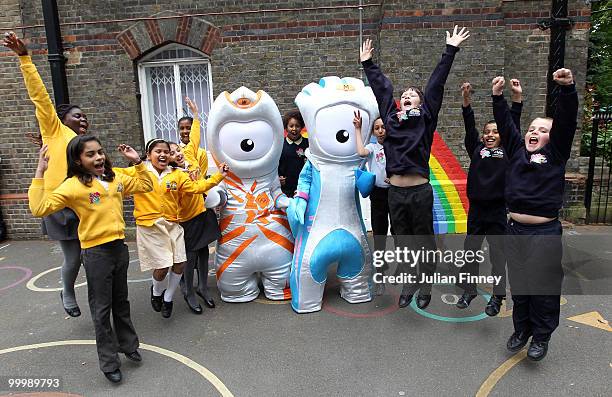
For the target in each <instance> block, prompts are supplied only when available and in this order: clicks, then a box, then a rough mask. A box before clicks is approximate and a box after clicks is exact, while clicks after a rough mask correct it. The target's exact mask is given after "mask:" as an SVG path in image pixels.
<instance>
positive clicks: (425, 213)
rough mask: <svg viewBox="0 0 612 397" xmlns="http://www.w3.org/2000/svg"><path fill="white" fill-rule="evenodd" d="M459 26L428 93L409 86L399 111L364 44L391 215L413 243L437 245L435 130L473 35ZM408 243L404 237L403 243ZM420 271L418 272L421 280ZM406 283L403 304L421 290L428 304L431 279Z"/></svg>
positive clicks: (420, 300)
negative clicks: (450, 80)
mask: <svg viewBox="0 0 612 397" xmlns="http://www.w3.org/2000/svg"><path fill="white" fill-rule="evenodd" d="M457 28H458V27H457V26H455V29H454V30H453V34H452V35H451V34H450V33H449V32H446V50H445V51H444V54H443V55H442V59H441V60H440V62H439V63H438V66H436V68H435V69H434V71H433V73H432V75H431V77H430V78H429V82H428V83H427V87H425V92H424V93H423V92H421V90H419V89H418V88H416V87H409V88H408V89H407V90H406V91H404V93H403V94H402V96H401V99H400V110H399V111H398V109H397V107H396V105H395V101H394V100H393V86H392V85H391V82H390V81H389V79H388V78H387V77H386V76H385V75H384V74H383V73H382V71H381V70H380V68H379V67H378V66H376V65H375V64H374V63H373V62H372V51H373V50H374V48H373V47H372V40H370V39H368V40H366V41H365V42H364V43H363V46H362V48H361V54H360V59H361V64H362V66H363V68H364V71H365V73H366V76H367V77H368V81H369V83H370V86H371V87H372V90H373V91H374V95H376V100H377V101H378V107H379V110H380V118H381V119H382V120H383V124H384V125H385V131H386V138H385V141H384V143H383V146H384V149H385V155H386V161H387V163H386V172H387V176H388V177H389V181H390V185H391V186H390V187H389V214H390V217H391V225H392V226H393V230H394V231H395V233H397V235H401V236H413V239H414V244H415V245H414V248H415V249H421V248H424V249H426V250H435V249H436V241H435V238H434V231H433V190H432V188H431V185H430V184H429V154H430V152H431V144H432V142H433V133H434V131H435V129H436V126H437V124H438V112H439V111H440V107H441V106H442V97H443V95H444V84H445V82H446V78H447V77H448V74H449V72H450V68H451V66H452V63H453V59H454V58H455V54H456V53H457V51H459V45H460V44H461V43H462V42H463V41H464V40H465V39H467V38H468V37H469V32H468V31H466V30H465V28H462V29H461V31H459V32H457ZM403 244H405V242H404V243H403ZM420 266H421V269H420V273H425V275H427V276H432V275H433V272H434V271H435V263H427V262H424V263H421V264H420ZM420 278H421V275H419V279H420ZM419 285H420V284H419V283H414V284H411V285H409V284H405V285H404V288H403V290H402V293H401V295H400V298H399V306H400V307H406V306H408V305H409V304H410V302H411V301H412V297H413V295H414V293H415V292H416V290H417V289H419V295H418V297H417V302H416V303H417V306H418V307H419V308H421V309H423V308H425V307H427V306H428V305H429V302H430V301H431V283H428V282H426V283H423V284H421V285H420V288H419Z"/></svg>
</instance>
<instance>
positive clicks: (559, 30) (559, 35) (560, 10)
mask: <svg viewBox="0 0 612 397" xmlns="http://www.w3.org/2000/svg"><path fill="white" fill-rule="evenodd" d="M550 17H551V19H550V48H549V52H548V81H547V88H546V93H547V95H546V115H547V116H548V117H553V115H554V111H555V108H556V106H557V98H558V96H559V86H558V85H557V84H556V83H555V82H554V81H553V76H552V75H553V73H554V72H555V71H556V70H557V69H560V68H562V67H563V65H564V64H565V30H566V29H567V28H568V26H571V22H570V21H569V19H568V18H567V0H553V2H552V10H551V15H550Z"/></svg>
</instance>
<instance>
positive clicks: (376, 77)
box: [359, 39, 397, 122]
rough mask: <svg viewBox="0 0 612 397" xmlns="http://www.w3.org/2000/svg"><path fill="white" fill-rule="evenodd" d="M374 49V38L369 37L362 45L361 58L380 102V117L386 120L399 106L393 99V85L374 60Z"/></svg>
mask: <svg viewBox="0 0 612 397" xmlns="http://www.w3.org/2000/svg"><path fill="white" fill-rule="evenodd" d="M372 51H374V47H372V40H370V39H367V40H366V41H364V42H363V44H362V46H361V53H360V56H359V59H360V60H361V65H362V66H363V70H364V72H365V74H366V76H367V78H368V82H369V83H370V87H372V91H373V92H374V96H375V97H376V102H378V110H379V112H380V117H381V119H382V120H383V122H386V121H387V119H388V118H389V116H390V115H391V114H392V113H393V112H397V106H396V105H395V101H394V100H393V85H392V84H391V81H390V80H389V79H388V78H387V76H385V75H384V74H383V72H382V71H381V70H380V68H379V67H378V66H377V65H376V64H375V63H374V62H372Z"/></svg>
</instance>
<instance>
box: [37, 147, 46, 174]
mask: <svg viewBox="0 0 612 397" xmlns="http://www.w3.org/2000/svg"><path fill="white" fill-rule="evenodd" d="M48 151H49V145H43V147H41V148H40V150H39V151H38V167H37V168H36V174H37V175H38V174H39V173H40V174H41V175H42V174H44V173H45V171H47V168H49V156H48Z"/></svg>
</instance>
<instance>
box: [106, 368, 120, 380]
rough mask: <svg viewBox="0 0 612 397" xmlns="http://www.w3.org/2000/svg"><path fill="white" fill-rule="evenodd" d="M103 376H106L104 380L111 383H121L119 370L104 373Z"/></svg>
mask: <svg viewBox="0 0 612 397" xmlns="http://www.w3.org/2000/svg"><path fill="white" fill-rule="evenodd" d="M104 376H106V379H108V380H110V381H111V382H113V383H119V382H121V371H120V370H119V368H117V369H116V370H114V371H113V372H105V373H104Z"/></svg>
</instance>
